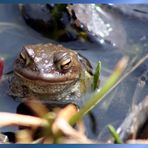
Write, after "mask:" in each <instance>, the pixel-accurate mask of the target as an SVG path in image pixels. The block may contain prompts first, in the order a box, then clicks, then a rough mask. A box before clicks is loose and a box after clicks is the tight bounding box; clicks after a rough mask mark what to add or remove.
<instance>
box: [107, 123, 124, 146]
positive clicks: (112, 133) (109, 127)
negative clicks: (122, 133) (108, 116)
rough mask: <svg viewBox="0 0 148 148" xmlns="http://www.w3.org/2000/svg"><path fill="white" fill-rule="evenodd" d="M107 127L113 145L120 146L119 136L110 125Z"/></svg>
mask: <svg viewBox="0 0 148 148" xmlns="http://www.w3.org/2000/svg"><path fill="white" fill-rule="evenodd" d="M107 127H108V129H109V131H110V133H111V135H112V137H113V138H114V140H115V143H117V144H121V143H122V141H121V139H120V137H119V135H118V134H117V132H116V130H115V128H114V127H113V126H112V125H110V124H109V125H108V126H107Z"/></svg>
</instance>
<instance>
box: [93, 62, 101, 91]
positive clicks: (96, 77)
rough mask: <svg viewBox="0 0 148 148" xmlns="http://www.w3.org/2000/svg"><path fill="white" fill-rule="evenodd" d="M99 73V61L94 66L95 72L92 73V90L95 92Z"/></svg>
mask: <svg viewBox="0 0 148 148" xmlns="http://www.w3.org/2000/svg"><path fill="white" fill-rule="evenodd" d="M100 73H101V62H100V61H99V62H98V63H97V66H96V70H95V73H94V79H93V90H96V89H97V88H98V85H99V78H100Z"/></svg>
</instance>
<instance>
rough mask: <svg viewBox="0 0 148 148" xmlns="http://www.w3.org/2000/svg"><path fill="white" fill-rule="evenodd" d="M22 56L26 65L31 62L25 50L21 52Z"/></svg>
mask: <svg viewBox="0 0 148 148" xmlns="http://www.w3.org/2000/svg"><path fill="white" fill-rule="evenodd" d="M20 58H21V59H22V60H23V62H24V64H25V65H28V64H29V63H30V59H29V57H28V55H27V53H26V52H25V51H24V50H23V51H22V52H21V54H20Z"/></svg>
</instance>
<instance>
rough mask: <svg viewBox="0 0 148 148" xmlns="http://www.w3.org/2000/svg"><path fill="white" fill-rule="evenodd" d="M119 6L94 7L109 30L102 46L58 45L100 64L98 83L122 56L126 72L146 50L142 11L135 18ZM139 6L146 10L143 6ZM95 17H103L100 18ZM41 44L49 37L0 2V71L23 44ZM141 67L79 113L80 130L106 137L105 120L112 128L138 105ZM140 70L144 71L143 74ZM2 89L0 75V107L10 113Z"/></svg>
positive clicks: (146, 66)
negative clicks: (126, 58)
mask: <svg viewBox="0 0 148 148" xmlns="http://www.w3.org/2000/svg"><path fill="white" fill-rule="evenodd" d="M120 7H124V5H123V6H122V5H113V6H108V5H102V6H101V7H100V8H99V9H100V10H101V11H99V12H100V13H102V12H103V14H105V15H104V17H105V20H106V21H108V22H107V23H108V24H110V26H111V28H112V31H111V32H110V35H109V36H108V37H107V38H106V40H108V41H109V42H105V43H104V44H96V43H89V42H86V43H84V42H80V41H73V42H67V43H66V42H65V43H63V45H64V46H66V47H69V48H72V49H74V50H77V51H78V52H80V53H81V54H82V55H84V56H86V57H87V58H88V59H89V60H90V61H91V63H92V65H93V67H95V64H96V63H97V61H99V60H100V61H101V62H102V73H101V86H102V85H103V84H104V82H105V80H107V77H108V76H109V75H110V74H111V72H112V71H113V68H114V66H115V64H116V63H117V61H118V60H119V59H120V58H121V57H122V56H123V55H128V56H129V57H130V62H129V65H128V67H127V71H128V70H130V69H131V68H132V67H133V66H134V65H135V64H136V63H137V62H138V61H139V60H140V59H141V58H142V57H143V56H144V55H146V54H147V53H148V51H147V48H148V44H147V43H148V28H147V26H148V20H147V19H141V18H143V15H142V14H141V13H140V12H139V13H140V14H141V17H140V14H139V13H138V12H137V11H136V14H137V13H138V16H137V15H136V14H135V15H134V13H131V12H133V11H132V10H131V9H132V6H129V7H128V8H127V10H129V11H126V13H124V11H121V10H122V9H121V8H120ZM133 7H135V6H133ZM145 7H146V8H148V6H147V5H146V6H145ZM124 8H126V7H124ZM140 8H141V6H139V7H138V5H137V6H136V8H134V9H136V10H137V9H140ZM99 12H98V13H99ZM116 12H120V13H116ZM101 16H102V15H101ZM144 18H147V15H146V14H144ZM99 19H102V21H103V17H102V18H99ZM41 42H43V43H46V42H54V41H52V40H50V39H48V38H44V37H43V36H41V35H40V34H39V33H37V32H35V31H34V30H32V29H31V28H30V27H29V26H27V25H26V24H25V22H24V20H23V18H22V17H21V15H20V12H19V9H18V6H17V5H2V4H1V5H0V45H1V46H0V56H2V57H4V58H5V69H4V73H8V72H10V71H12V69H13V62H14V60H15V58H16V56H17V54H18V53H19V51H20V50H21V47H22V46H23V45H25V44H29V43H41ZM110 43H112V44H110ZM147 70H148V60H146V61H145V62H144V63H143V64H142V65H140V66H139V67H138V68H137V69H136V70H135V71H134V72H132V73H131V74H130V75H129V76H127V77H126V78H125V79H124V80H123V81H122V82H121V83H120V84H119V85H118V86H117V87H116V88H115V89H113V90H112V92H111V93H109V94H108V95H107V96H106V97H105V98H104V100H103V101H102V102H101V103H100V104H99V105H97V106H96V107H95V108H94V109H93V111H92V112H91V114H89V115H87V116H86V117H85V121H86V122H85V124H86V129H87V131H86V133H87V135H88V136H89V137H90V138H96V137H97V138H98V139H103V140H106V139H107V138H108V137H109V133H108V130H107V128H106V126H107V124H109V123H110V124H112V125H113V126H115V128H117V127H118V126H119V125H120V124H121V122H122V121H123V119H124V118H125V116H126V115H127V114H128V112H129V111H130V109H131V107H132V105H133V102H134V103H138V102H139V101H140V100H142V99H143V98H144V97H145V96H146V95H147V88H148V83H147V81H146V79H147V77H148V72H147ZM146 72H147V74H146V75H145V76H143V75H144V73H146ZM8 88H9V82H8V79H7V78H6V77H5V76H4V77H3V80H2V82H1V83H0V111H5V112H16V110H17V107H18V106H19V104H20V103H19V102H15V101H14V100H13V99H12V98H11V97H10V96H8V94H7V92H8ZM133 100H134V101H133ZM92 121H93V122H92ZM15 130H16V128H11V127H10V128H3V129H2V131H4V132H7V131H15Z"/></svg>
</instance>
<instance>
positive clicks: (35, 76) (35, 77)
mask: <svg viewBox="0 0 148 148" xmlns="http://www.w3.org/2000/svg"><path fill="white" fill-rule="evenodd" d="M14 74H15V75H17V76H18V77H19V78H21V79H23V80H24V81H25V80H29V81H32V82H38V83H59V84H63V83H65V84H66V83H70V82H72V81H77V80H78V79H79V78H80V74H77V73H68V74H61V73H56V74H53V73H48V74H46V73H44V74H43V73H36V72H32V71H29V70H27V69H23V70H19V69H15V71H14Z"/></svg>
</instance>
